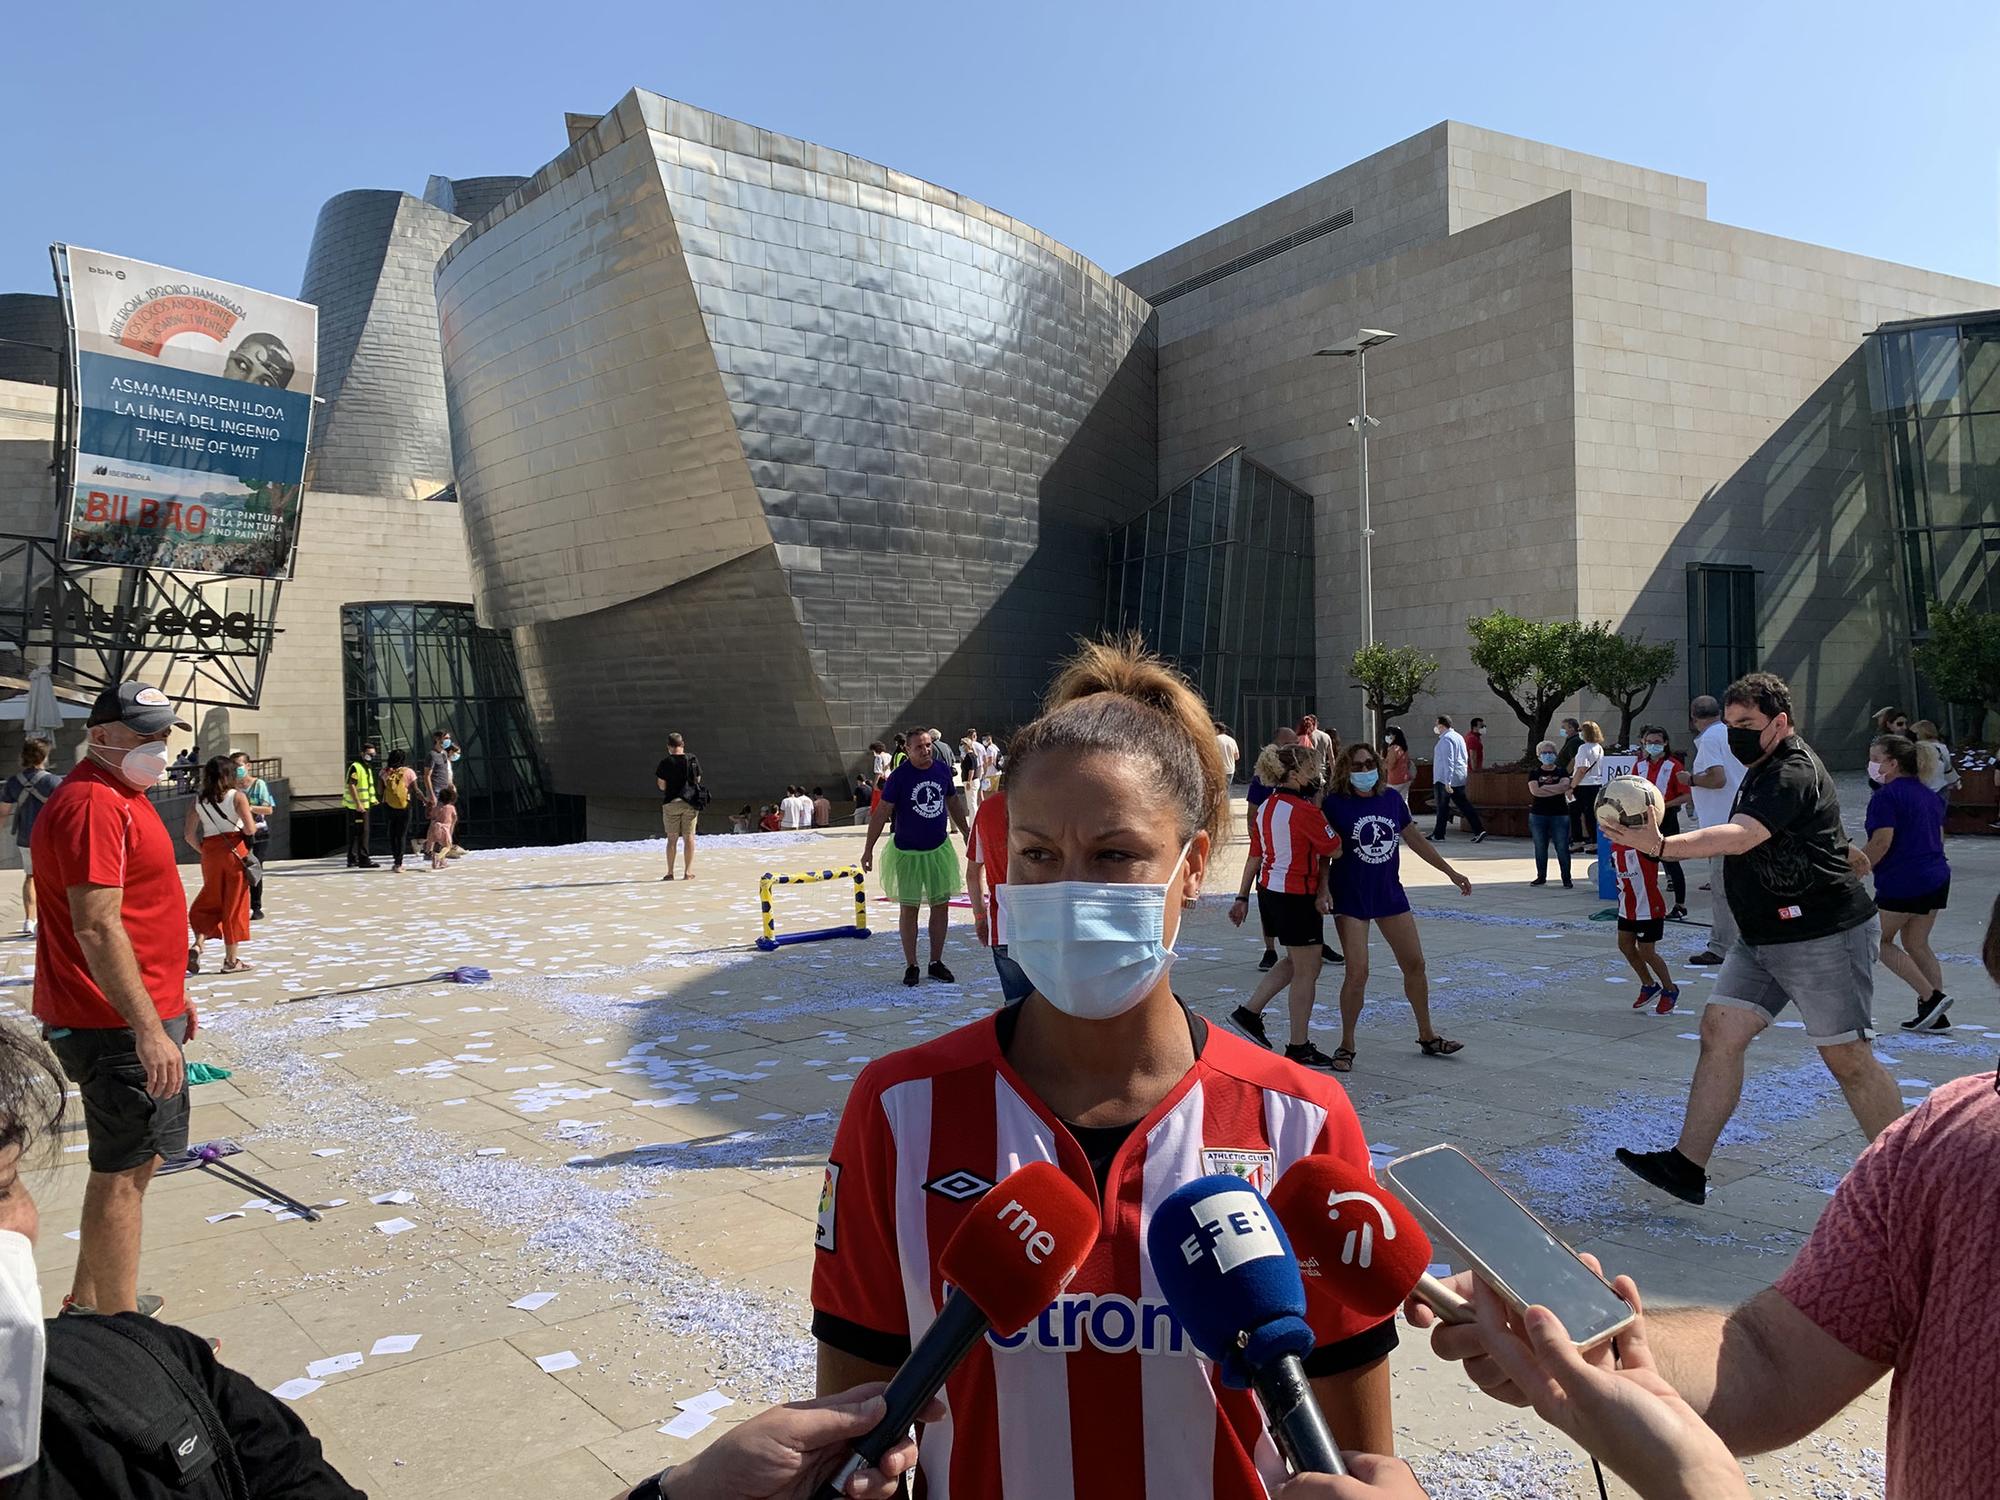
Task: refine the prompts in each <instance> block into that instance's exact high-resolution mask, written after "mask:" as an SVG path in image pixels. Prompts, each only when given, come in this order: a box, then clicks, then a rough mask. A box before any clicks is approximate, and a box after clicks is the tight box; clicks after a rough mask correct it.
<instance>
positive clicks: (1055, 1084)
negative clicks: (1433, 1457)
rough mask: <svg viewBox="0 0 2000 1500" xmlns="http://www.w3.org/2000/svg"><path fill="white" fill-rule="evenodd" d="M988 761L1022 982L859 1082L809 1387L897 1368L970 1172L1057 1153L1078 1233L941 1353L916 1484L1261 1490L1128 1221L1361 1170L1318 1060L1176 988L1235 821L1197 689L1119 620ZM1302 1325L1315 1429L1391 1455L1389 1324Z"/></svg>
mask: <svg viewBox="0 0 2000 1500" xmlns="http://www.w3.org/2000/svg"><path fill="white" fill-rule="evenodd" d="M1007 764H1008V775H1007V803H1008V805H1007V813H1008V830H1007V846H1008V856H1009V857H1008V870H1007V883H1006V886H1005V887H1004V889H1005V898H1004V899H1005V915H1006V921H1007V943H1008V954H1009V956H1010V957H1011V958H1012V959H1013V960H1014V961H1015V962H1016V963H1018V964H1019V965H1020V966H1021V968H1022V970H1023V971H1024V972H1025V973H1026V975H1027V977H1028V978H1029V979H1030V980H1031V981H1032V982H1033V985H1034V988H1033V989H1032V990H1031V991H1030V992H1029V994H1028V996H1027V998H1026V999H1024V1000H1023V1001H1021V1002H1020V1003H1019V1004H1018V1005H1013V1006H1009V1007H1007V1008H1006V1009H1004V1010H1001V1011H999V1012H998V1013H997V1014H995V1015H992V1016H989V1017H987V1018H985V1019H983V1020H980V1021H977V1022H974V1023H973V1024H972V1025H970V1026H966V1027H964V1028H962V1029H960V1030H958V1031H954V1032H950V1033H947V1034H946V1035H944V1036H942V1037H939V1038H937V1039H935V1040H933V1041H930V1042H926V1043H924V1044H922V1045H920V1046H917V1047H913V1048H910V1049H909V1050H907V1051H903V1052H897V1053H892V1054H891V1055H889V1056H888V1057H884V1058H881V1059H878V1060H877V1061H875V1062H873V1063H871V1064H869V1065H868V1067H867V1068H866V1069H865V1070H864V1071H863V1072H862V1074H861V1076H860V1078H859V1079H857V1080H856V1081H855V1084H854V1091H853V1093H852V1094H851V1095H850V1097H849V1099H848V1102H847V1107H846V1109H845V1111H844V1112H843V1114H842V1117H841V1122H840V1129H839V1133H838V1135H837V1136H836V1137H835V1140H834V1145H833V1152H832V1158H831V1160H830V1162H829V1164H828V1167H827V1175H826V1183H825V1186H824V1189H823V1191H822V1193H821V1195H820V1207H819V1224H818V1233H817V1235H816V1237H815V1241H814V1243H815V1245H816V1246H817V1253H816V1255H815V1266H814V1273H813V1291H812V1300H813V1309H814V1313H813V1333H814V1336H815V1337H816V1338H817V1339H818V1340H819V1384H820V1389H821V1390H822V1391H826V1392H832V1391H840V1390H845V1389H846V1388H848V1387H849V1386H852V1385H856V1384H859V1383H860V1382H862V1381H866V1380H874V1379H882V1378H884V1377H886V1376H887V1375H888V1374H889V1373H890V1372H892V1371H893V1370H894V1369H895V1367H896V1366H897V1365H898V1364H899V1363H900V1362H901V1361H902V1360H903V1359H904V1358H905V1357H906V1356H907V1355H908V1353H909V1351H910V1344H911V1336H912V1333H913V1332H916V1333H921V1331H922V1330H923V1329H924V1327H926V1326H927V1325H928V1324H929V1323H930V1322H931V1320H932V1319H933V1318H934V1317H935V1316H936V1314H937V1311H938V1308H939V1306H940V1305H941V1303H942V1300H943V1296H944V1288H943V1287H942V1285H941V1284H940V1279H939V1276H938V1272H937V1257H938V1255H939V1253H940V1252H941V1251H942V1249H943V1247H944V1246H945V1244H946V1242H947V1241H948V1240H949V1238H950V1236H951V1234H952V1232H953V1230H954V1229H955V1228H956V1227H957V1226H958V1224H959V1223H960V1222H961V1221H962V1220H963V1218H964V1217H965V1215H966V1214H968V1213H970V1212H971V1211H972V1210H973V1207H974V1205H975V1204H976V1203H977V1201H978V1199H979V1196H980V1195H981V1194H982V1193H983V1192H984V1191H985V1190H986V1188H987V1187H988V1186H989V1185H991V1184H993V1183H995V1182H997V1181H999V1180H1000V1179H1001V1178H1003V1177H1005V1176H1006V1175H1007V1174H1008V1173H1009V1172H1011V1171H1013V1170H1014V1169H1015V1168H1016V1167H1017V1166H1019V1165H1021V1164H1023V1163H1026V1162H1030V1161H1041V1160H1048V1161H1053V1162H1055V1163H1056V1164H1057V1165H1059V1166H1060V1167H1061V1168H1062V1169H1063V1170H1064V1172H1066V1173H1067V1174H1068V1175H1069V1176H1070V1178H1071V1179H1072V1180H1073V1181H1074V1182H1075V1183H1076V1184H1077V1186H1078V1187H1080V1188H1081V1189H1083V1190H1084V1191H1085V1192H1087V1193H1089V1194H1090V1195H1091V1196H1092V1197H1093V1199H1094V1200H1095V1201H1096V1202H1097V1203H1098V1204H1099V1206H1100V1210H1099V1211H1100V1213H1101V1215H1102V1223H1101V1227H1100V1232H1099V1237H1098V1240H1097V1243H1096V1246H1095V1248H1094V1249H1093V1250H1092V1251H1091V1253H1090V1255H1089V1257H1088V1258H1087V1259H1086V1260H1085V1261H1084V1262H1083V1265H1082V1266H1081V1268H1080V1269H1079V1270H1078V1272H1077V1274H1076V1276H1075V1278H1074V1279H1073V1280H1072V1281H1071V1282H1070V1284H1069V1286H1068V1288H1067V1289H1066V1290H1065V1291H1064V1293H1063V1294H1062V1296H1061V1297H1060V1298H1058V1299H1057V1301H1056V1303H1055V1304H1053V1305H1052V1306H1051V1307H1050V1309H1049V1310H1048V1311H1047V1312H1045V1313H1044V1314H1043V1315H1042V1316H1041V1318H1040V1319H1038V1320H1037V1321H1036V1322H1035V1323H1033V1324H1030V1325H1029V1327H1028V1328H1027V1329H1026V1330H1024V1331H1023V1332H1022V1333H1021V1334H1020V1335H1018V1336H1015V1337H1012V1338H1009V1339H1006V1340H1002V1341H996V1340H992V1339H982V1340H980V1341H979V1342H978V1343H977V1344H976V1345H975V1346H974V1348H973V1350H972V1353H971V1354H970V1355H969V1356H968V1357H967V1359H966V1360H965V1362H964V1363H963V1364H961V1365H960V1366H959V1367H958V1369H957V1371H956V1373H955V1374H953V1376H952V1377H951V1380H950V1382H949V1383H948V1385H947V1387H946V1394H947V1397H948V1400H949V1405H950V1409H951V1418H950V1420H949V1421H948V1422H942V1423H933V1424H931V1425H929V1426H927V1427H926V1428H925V1429H924V1433H923V1438H922V1467H923V1471H924V1472H925V1473H926V1474H928V1475H929V1476H930V1483H931V1486H932V1493H938V1492H940V1491H941V1490H943V1489H944V1488H945V1487H946V1486H948V1487H949V1490H950V1493H951V1495H952V1496H953V1500H999V1497H1002V1496H1006V1497H1021V1496H1045V1495H1077V1496H1085V1495H1088V1496H1092V1497H1099V1496H1113V1495H1116V1496H1118V1497H1120V1500H1145V1497H1146V1496H1148V1495H1151V1496H1154V1497H1163V1496H1173V1497H1175V1500H1263V1497H1264V1496H1265V1495H1266V1494H1268V1493H1269V1492H1271V1491H1273V1490H1275V1489H1277V1488H1278V1486H1279V1484H1280V1483H1281V1482H1282V1480H1283V1477H1284V1476H1283V1474H1282V1471H1281V1469H1280V1468H1279V1466H1278V1464H1277V1460H1276V1457H1275V1453H1274V1451H1273V1449H1272V1445H1271V1442H1270V1440H1269V1437H1268V1434H1267V1433H1266V1432H1265V1429H1264V1424H1263V1419H1262V1416H1261V1415H1260V1412H1259V1408H1258V1406H1257V1403H1256V1402H1255V1400H1254V1399H1252V1397H1251V1396H1250V1395H1249V1393H1247V1392H1244V1391H1235V1390H1230V1389H1228V1388H1226V1387H1224V1386H1223V1384H1222V1383H1221V1382H1220V1381H1218V1380H1215V1379H1213V1377H1212V1375H1211V1373H1210V1371H1209V1370H1208V1368H1207V1366H1206V1364H1205V1362H1204V1361H1202V1360H1201V1359H1200V1358H1199V1357H1197V1356H1195V1355H1194V1354H1193V1352H1192V1350H1191V1348H1190V1347H1189V1346H1188V1344H1187V1342H1186V1336H1185V1334H1184V1332H1183V1330H1182V1329H1181V1327H1180V1325H1179V1323H1178V1322H1177V1321H1176V1320H1175V1319H1174V1317H1173V1315H1172V1313H1171V1311H1170V1310H1169V1309H1168V1308H1167V1306H1166V1305H1165V1303H1164V1301H1163V1300H1162V1299H1161V1297H1160V1295H1159V1292H1158V1283H1157V1281H1156V1279H1155V1278H1154V1276H1153V1273H1152V1271H1151V1269H1150V1266H1149V1263H1148V1260H1147V1251H1146V1244H1145V1236H1144V1234H1143V1233H1142V1232H1141V1226H1142V1224H1143V1223H1144V1222H1145V1217H1146V1214H1147V1212H1148V1210H1149V1208H1150V1207H1152V1206H1153V1205H1156V1204H1158V1203H1159V1202H1160V1201H1161V1200H1162V1199H1163V1198H1164V1197H1165V1196H1166V1195H1167V1194H1168V1193H1170V1192H1172V1191H1173V1189H1174V1188H1175V1187H1177V1186H1179V1185H1180V1184H1182V1183H1185V1182H1188V1181H1191V1180H1193V1179H1195V1178H1197V1177H1200V1176H1203V1175H1204V1174H1207V1173H1211V1172H1218V1171H1226V1172H1233V1173H1236V1174H1238V1175H1241V1176H1243V1177H1246V1178H1248V1179H1249V1180H1250V1181H1252V1182H1253V1183H1255V1184H1256V1185H1258V1186H1260V1187H1265V1188H1268V1187H1269V1186H1270V1185H1271V1183H1273V1182H1275V1181H1276V1180H1277V1176H1278V1174H1279V1173H1281V1172H1282V1171H1283V1170H1284V1169H1285V1168H1286V1167H1288V1166H1289V1165H1291V1163H1292V1162H1293V1161H1295V1160H1296V1159H1298V1158H1299V1157H1300V1156H1304V1155H1308V1154H1314V1153H1331V1154H1334V1155H1337V1156H1340V1157H1342V1158H1343V1159H1345V1160H1347V1161H1349V1162H1351V1163H1353V1164H1354V1165H1355V1166H1356V1167H1357V1168H1365V1164H1366V1163H1367V1160H1368V1147H1367V1143H1366V1140H1365V1138H1364V1137H1363V1136H1362V1134H1361V1128H1360V1125H1359V1123H1358V1121H1357V1120H1356V1119H1355V1116H1354V1111H1353V1108H1352V1107H1351V1106H1350V1105H1349V1104H1348V1102H1347V1096H1346V1095H1345V1094H1344V1093H1343V1092H1342V1091H1341V1088H1340V1085H1339V1084H1338V1083H1337V1082H1335V1081H1334V1080H1333V1079H1331V1078H1329V1077H1327V1076H1325V1075H1323V1074H1318V1073H1314V1072H1311V1071H1309V1070H1307V1069H1305V1068H1301V1067H1296V1066H1294V1065H1292V1064H1290V1063H1288V1062H1286V1061H1285V1060H1284V1059H1283V1058H1280V1057H1274V1056H1272V1055H1271V1054H1270V1053H1267V1052H1263V1051H1261V1050H1259V1049H1257V1048H1255V1047H1252V1046H1251V1045H1250V1044H1249V1043H1247V1042H1245V1041H1243V1040H1242V1039H1241V1038H1238V1037H1236V1036H1233V1035H1230V1034H1229V1033H1227V1032H1225V1031H1223V1030H1222V1029H1221V1028H1220V1027H1214V1026H1210V1025H1209V1024H1208V1022H1207V1021H1205V1020H1204V1019H1203V1018H1202V1017H1200V1016H1198V1015H1196V1014H1195V1013H1193V1012H1192V1011H1190V1010H1189V1009H1188V1008H1187V1007H1186V1006H1185V1005H1183V1004H1182V1003H1181V1001H1180V1000H1179V999H1178V998H1177V997H1176V996H1175V994H1174V990H1173V980H1172V973H1171V965H1172V963H1173V956H1174V955H1173V948H1174V944H1175V942H1176V941H1177V940H1178V938H1179V937H1180V935H1181V927H1182V922H1183V920H1184V917H1185V914H1186V912H1187V911H1188V909H1189V908H1190V907H1192V906H1193V904H1194V902H1195V899H1196V897H1197V896H1198V895H1199V893H1200V891H1201V885H1202V881H1203V878H1204V877H1205V876H1206V875H1207V873H1208V869H1209V863H1210V859H1211V857H1212V856H1211V851H1212V849H1213V847H1214V846H1215V845H1216V844H1217V843H1218V842H1219V841H1220V840H1221V838H1222V836H1223V832H1224V828H1225V825H1226V820H1227V817H1228V802H1227V800H1226V799H1227V787H1226V786H1225V784H1224V782H1223V777H1222V761H1221V756H1220V753H1219V752H1218V750H1217V748H1216V743H1215V731H1214V729H1213V728H1212V725H1211V715H1210V713H1209V710H1208V707H1207V705H1205V704H1204V703H1203V702H1202V700H1201V698H1200V696H1199V695H1198V694H1197V693H1195V692H1194V690H1193V689H1192V688H1190V687H1189V686H1188V685H1187V683H1186V682H1185V681H1184V680H1183V679H1182V678H1181V677H1180V676H1179V675H1178V674H1177V673H1175V672H1174V671H1173V670H1172V669H1171V668H1169V667H1168V666H1166V665H1165V664H1164V663H1163V662H1161V661H1160V660H1159V659H1157V658H1155V657H1153V656H1150V655H1148V654H1147V653H1145V652H1144V650H1143V649H1142V648H1140V647H1139V646H1137V645H1136V644H1126V643H1105V644H1096V645H1090V646H1086V647H1084V648H1083V649H1082V650H1081V651H1080V652H1079V653H1078V655H1077V656H1076V657H1075V658H1074V659H1072V660H1071V661H1070V662H1069V663H1068V664H1067V665H1066V666H1065V667H1064V668H1063V669H1062V670H1061V672H1060V673H1059V674H1058V676H1057V678H1056V681H1055V684H1054V686H1053V687H1052V688H1051V690H1050V694H1049V699H1048V704H1047V710H1046V712H1044V713H1043V715H1042V717H1041V718H1039V719H1037V720H1036V721H1035V722H1034V723H1033V724H1031V725H1029V726H1028V727H1027V728H1026V729H1024V730H1022V731H1021V733H1020V734H1019V735H1018V736H1017V737H1016V738H1015V740H1014V742H1013V744H1012V746H1011V747H1010V748H1009V751H1008V760H1007ZM1314 1331H1315V1333H1316V1335H1317V1336H1318V1346H1319V1347H1318V1348H1317V1349H1316V1350H1315V1351H1314V1353H1313V1354H1312V1355H1311V1356H1310V1357H1309V1358H1308V1360H1307V1361H1306V1373H1307V1375H1308V1376H1309V1377H1310V1378H1311V1380H1312V1384H1313V1389H1314V1393H1315V1395H1316V1396H1317V1397H1318V1399H1319V1404H1320V1406H1321V1407H1322V1408H1323V1409H1324V1411H1325V1413H1326V1416H1327V1419H1328V1421H1329V1423H1330V1424H1331V1426H1332V1428H1333V1433H1334V1436H1335V1437H1336V1439H1337V1440H1338V1441H1339V1442H1340V1444H1341V1446H1343V1447H1346V1448H1360V1449H1368V1450H1372V1451H1374V1452H1378V1453H1379V1452H1385V1451H1387V1450H1388V1449H1389V1448H1390V1447H1391V1446H1393V1443H1394V1430H1393V1426H1392V1424H1391V1421H1390V1407H1389V1372H1388V1364H1387V1355H1388V1352H1389V1350H1390V1349H1391V1348H1392V1347H1393V1346H1394V1344H1395V1341H1396V1335H1395V1324H1394V1320H1393V1319H1377V1318H1370V1317H1366V1316H1359V1315H1353V1314H1345V1313H1342V1314H1333V1315H1330V1316H1329V1317H1328V1318H1327V1319H1326V1320H1325V1323H1324V1326H1316V1327H1315V1330H1314Z"/></svg>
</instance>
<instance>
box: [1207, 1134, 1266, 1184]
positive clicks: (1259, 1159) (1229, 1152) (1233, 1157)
mask: <svg viewBox="0 0 2000 1500" xmlns="http://www.w3.org/2000/svg"><path fill="white" fill-rule="evenodd" d="M1201 1170H1202V1172H1203V1174H1204V1175H1209V1176H1213V1175H1214V1174H1215V1173H1217V1172H1226V1173H1228V1174H1229V1175H1230V1176H1231V1177H1241V1178H1242V1179H1243V1180H1244V1181H1245V1182H1247V1183H1249V1184H1250V1186H1252V1187H1253V1188H1255V1189H1256V1190H1257V1191H1258V1192H1260V1193H1268V1192H1270V1191H1271V1185H1272V1184H1273V1183H1275V1182H1276V1181H1277V1180H1278V1153H1277V1152H1275V1151H1252V1150H1239V1149H1237V1148H1236V1147H1233V1146H1220V1147H1217V1148H1215V1149H1214V1150H1210V1151H1203V1152H1202V1153H1201Z"/></svg>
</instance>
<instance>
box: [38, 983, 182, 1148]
mask: <svg viewBox="0 0 2000 1500" xmlns="http://www.w3.org/2000/svg"><path fill="white" fill-rule="evenodd" d="M161 1024H162V1025H164V1026H165V1027H166V1028H167V1035H168V1036H170V1037H172V1038H173V1039H174V1044H175V1045H176V1046H178V1045H180V1044H181V1043H182V1042H185V1041H186V1040H187V1017H186V1016H175V1017H174V1018H173V1019H172V1020H171V1021H164V1022H162V1023H161ZM49 1046H50V1047H51V1048H52V1049H53V1050H54V1052H55V1054H56V1061H57V1062H59V1063H61V1064H62V1070H63V1072H65V1073H67V1074H68V1075H69V1080H70V1082H71V1083H73V1084H75V1085H76V1087H77V1092H78V1093H80V1094H81V1095H82V1096H83V1130H84V1138H85V1139H86V1140H87V1141H88V1142H89V1143H90V1170H91V1171H93V1172H124V1171H129V1170H130V1169H131V1168H133V1167H141V1166H144V1165H145V1164H146V1163H147V1162H149V1161H151V1160H152V1159H153V1158H154V1157H156V1156H163V1157H167V1158H168V1159H172V1158H173V1157H177V1156H185V1155H187V1145H188V1091H187V1085H186V1084H185V1083H183V1084H182V1085H181V1091H180V1092H179V1093H178V1094H175V1095H174V1096H173V1098H171V1099H155V1098H154V1097H153V1096H152V1095H151V1094H149V1093H147V1092H146V1068H145V1064H143V1063H141V1062H140V1061H139V1053H138V1048H137V1044H136V1043H135V1042H134V1040H133V1037H132V1033H131V1032H130V1031H128V1030H126V1029H125V1028H123V1027H117V1028H109V1027H107V1028H104V1029H102V1030H100V1029H98V1028H95V1027H77V1028H74V1029H67V1030H66V1029H64V1028H61V1027H57V1028H56V1029H54V1030H52V1031H50V1032H49Z"/></svg>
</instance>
